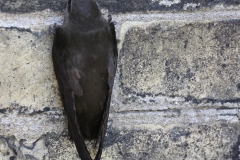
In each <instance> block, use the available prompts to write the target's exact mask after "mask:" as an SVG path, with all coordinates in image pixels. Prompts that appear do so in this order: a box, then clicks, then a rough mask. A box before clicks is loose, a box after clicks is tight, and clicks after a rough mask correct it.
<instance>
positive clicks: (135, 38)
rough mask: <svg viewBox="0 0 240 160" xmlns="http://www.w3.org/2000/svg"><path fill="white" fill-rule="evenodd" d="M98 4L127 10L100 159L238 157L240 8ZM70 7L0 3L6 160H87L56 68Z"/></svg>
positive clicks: (1, 134)
mask: <svg viewBox="0 0 240 160" xmlns="http://www.w3.org/2000/svg"><path fill="white" fill-rule="evenodd" d="M98 3H99V5H100V6H101V7H102V12H103V13H104V15H105V16H106V15H107V14H108V13H119V12H122V14H113V19H114V20H115V21H117V25H116V29H117V37H118V39H119V44H118V49H119V63H118V71H117V75H116V78H115V85H114V90H113V95H112V103H111V113H110V117H109V121H108V130H107V134H106V141H105V144H104V146H105V147H104V150H103V155H102V159H103V160H121V159H122V160H125V159H129V160H132V159H139V160H140V159H142V160H145V159H149V160H158V159H166V160H176V159H177V160H178V159H179V160H181V159H182V160H183V159H185V160H192V159H197V160H198V159H199V160H202V159H221V160H222V159H223V160H238V159H240V158H239V155H240V150H239V146H240V128H239V127H240V125H239V119H240V109H239V108H240V107H239V105H240V97H239V96H240V79H239V77H240V76H239V68H240V66H239V64H238V62H239V50H238V43H239V41H240V39H239V38H240V36H239V33H240V32H239V28H240V21H239V19H240V10H239V1H236V0H229V1H222V0H216V1H215V0H213V1H205V0H201V1H195V0H192V1H188V0H185V1H180V0H171V1H168V0H159V1H158V0H156V1H141V0H140V1H135V0H131V1H124V2H123V1H121V0H120V1H115V0H111V1H105V0H99V1H98ZM64 6H65V1H55V0H50V1H45V0H44V1H43V0H34V1H28V0H25V1H21V0H20V1H15V0H13V1H12V0H11V1H10V0H2V1H1V0H0V10H1V13H0V68H1V72H0V77H1V78H0V91H1V92H0V160H65V159H70V160H71V159H73V160H75V159H79V157H78V155H77V152H76V149H75V146H74V144H73V143H72V142H71V141H70V140H69V136H68V132H67V125H66V118H65V115H64V111H63V108H62V103H61V102H60V97H59V93H58V86H57V82H56V79H55V75H54V73H53V67H52V61H51V47H52V40H53V35H52V34H51V33H50V32H49V27H51V26H53V24H54V23H56V24H57V25H61V23H62V20H63V15H62V11H63V8H64ZM183 10H196V12H182V11H183ZM198 10H200V11H198ZM58 11H60V12H61V13H60V12H58ZM135 11H136V12H135ZM142 11H143V12H145V11H147V12H148V14H145V13H141V14H140V13H138V12H142ZM151 11H156V12H154V13H153V12H151ZM166 11H177V12H175V13H174V12H172V13H170V12H166ZM30 12H31V13H30ZM130 12H135V13H130ZM158 12H159V13H158ZM19 13H21V14H19ZM123 13H125V14H123ZM86 143H87V145H88V147H89V148H92V147H93V143H92V142H89V141H87V142H86ZM94 152H96V149H91V154H92V155H93V154H94Z"/></svg>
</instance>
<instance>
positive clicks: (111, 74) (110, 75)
mask: <svg viewBox="0 0 240 160" xmlns="http://www.w3.org/2000/svg"><path fill="white" fill-rule="evenodd" d="M109 27H110V31H111V34H112V46H113V52H112V55H111V56H110V57H111V58H112V59H111V60H110V62H109V65H108V86H109V91H108V97H107V100H106V102H105V108H104V112H103V118H102V121H101V124H100V127H99V137H98V141H99V148H98V152H97V154H96V156H95V160H100V158H101V155H102V148H103V142H104V137H105V133H106V129H107V121H108V116H109V109H110V102H111V95H112V89H113V83H114V77H115V74H116V69H117V58H118V50H117V39H116V32H115V27H114V23H113V22H110V23H109Z"/></svg>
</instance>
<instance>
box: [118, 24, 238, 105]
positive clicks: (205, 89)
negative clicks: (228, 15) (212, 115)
mask: <svg viewBox="0 0 240 160" xmlns="http://www.w3.org/2000/svg"><path fill="white" fill-rule="evenodd" d="M128 26H131V22H129V24H128ZM239 28H240V21H239V20H232V21H217V22H208V21H205V22H204V21H202V22H187V21H158V22H152V23H151V22H150V23H139V24H138V23H137V24H136V23H132V27H129V28H128V30H127V32H126V33H125V35H124V37H125V38H124V39H123V42H122V47H121V49H120V54H119V55H120V56H119V70H120V83H121V87H122V89H123V93H125V95H126V96H127V95H128V94H134V95H136V96H138V97H146V96H150V97H154V96H158V95H161V96H170V97H175V96H177V97H184V98H185V100H186V101H193V102H196V103H200V102H202V101H205V102H209V101H211V102H214V103H215V102H222V103H223V102H230V103H234V102H239V98H240V92H239V87H238V86H239V83H240V79H239V76H240V74H239V73H240V72H239V70H240V66H239V63H238V62H239V60H240V59H239V58H240V57H239V50H238V42H239V41H240V37H239V36H238V33H239V32H240V29H239ZM123 30H124V29H123Z"/></svg>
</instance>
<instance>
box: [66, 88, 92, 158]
mask: <svg viewBox="0 0 240 160" xmlns="http://www.w3.org/2000/svg"><path fill="white" fill-rule="evenodd" d="M63 96H64V105H65V112H66V115H67V119H68V126H69V130H70V132H71V135H72V138H73V141H74V143H75V146H76V148H77V151H78V154H79V156H80V158H81V159H82V160H92V158H91V156H90V154H89V152H88V150H87V147H86V145H85V143H84V139H83V136H82V134H81V132H80V128H79V126H78V123H77V117H76V109H75V104H74V93H73V92H72V90H70V89H66V88H65V89H64V91H63Z"/></svg>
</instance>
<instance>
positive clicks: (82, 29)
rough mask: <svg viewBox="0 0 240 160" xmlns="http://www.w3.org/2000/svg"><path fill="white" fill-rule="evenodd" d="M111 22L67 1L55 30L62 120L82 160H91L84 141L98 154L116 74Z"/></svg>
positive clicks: (89, 0)
mask: <svg viewBox="0 0 240 160" xmlns="http://www.w3.org/2000/svg"><path fill="white" fill-rule="evenodd" d="M117 57H118V52H117V41H116V34H115V28H114V24H113V22H111V16H109V20H108V22H107V21H106V20H105V19H104V18H103V17H102V15H101V12H100V11H99V9H98V6H97V4H96V2H95V1H94V0H68V3H67V8H66V12H65V17H64V22H63V25H62V26H61V27H56V29H55V37H54V42H53V48H52V59H53V65H54V71H55V74H56V78H57V81H58V85H59V90H60V93H61V98H62V102H63V106H64V109H65V113H66V116H67V119H68V130H69V133H70V137H71V139H72V140H73V141H74V143H75V145H76V148H77V151H78V154H79V156H80V158H81V159H82V160H91V159H92V158H91V157H90V154H89V152H88V150H87V147H86V145H85V143H84V139H95V140H96V141H97V142H99V148H98V152H97V154H96V157H95V160H99V159H100V158H101V154H102V147H103V141H104V136H105V132H106V128H107V121H108V115H109V107H110V100H111V94H112V89H113V82H114V77H115V72H116V68H117Z"/></svg>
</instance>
